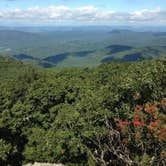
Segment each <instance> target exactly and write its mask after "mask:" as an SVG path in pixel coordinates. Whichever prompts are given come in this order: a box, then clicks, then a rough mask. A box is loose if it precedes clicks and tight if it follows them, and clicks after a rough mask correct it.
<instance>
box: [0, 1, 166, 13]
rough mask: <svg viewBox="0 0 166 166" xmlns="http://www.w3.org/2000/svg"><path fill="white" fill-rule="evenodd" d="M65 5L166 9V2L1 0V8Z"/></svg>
mask: <svg viewBox="0 0 166 166" xmlns="http://www.w3.org/2000/svg"><path fill="white" fill-rule="evenodd" d="M50 5H65V6H70V7H80V6H96V7H104V8H109V9H112V10H116V11H132V10H140V9H153V8H156V7H160V8H161V9H166V0H1V2H0V8H1V9H2V8H27V7H33V6H41V7H45V6H50Z"/></svg>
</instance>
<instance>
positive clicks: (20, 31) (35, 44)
mask: <svg viewBox="0 0 166 166" xmlns="http://www.w3.org/2000/svg"><path fill="white" fill-rule="evenodd" d="M0 54H1V55H6V56H12V57H14V58H16V59H20V60H22V61H24V62H26V63H30V64H37V65H40V66H43V67H69V66H72V67H73V66H76V67H92V66H97V65H99V64H101V63H104V62H110V61H138V60H142V59H151V58H157V57H164V56H165V55H166V28H165V27H164V26H163V27H127V26H122V27H120V26H119V27H118V26H113V27H109V26H84V27H81V26H80V27H0Z"/></svg>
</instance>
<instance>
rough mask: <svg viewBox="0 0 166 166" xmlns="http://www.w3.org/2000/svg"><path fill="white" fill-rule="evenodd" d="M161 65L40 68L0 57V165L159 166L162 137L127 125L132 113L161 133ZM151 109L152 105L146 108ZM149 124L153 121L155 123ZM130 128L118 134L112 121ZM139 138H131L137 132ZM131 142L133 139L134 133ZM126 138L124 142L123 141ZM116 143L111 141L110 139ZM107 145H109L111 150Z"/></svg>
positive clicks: (164, 75) (164, 70) (165, 65)
mask: <svg viewBox="0 0 166 166" xmlns="http://www.w3.org/2000/svg"><path fill="white" fill-rule="evenodd" d="M165 87H166V59H165V58H163V59H157V60H150V61H142V62H134V63H118V62H112V63H105V64H102V65H100V66H99V67H96V68H93V69H88V68H85V69H78V68H70V69H62V70H55V69H50V70H44V69H40V68H35V67H33V66H28V65H24V64H23V63H21V62H19V61H16V60H14V59H11V58H6V57H2V58H0V163H2V165H7V164H10V165H21V164H22V163H28V162H35V161H37V162H50V163H64V164H67V165H110V164H111V165H126V164H130V165H134V164H144V165H147V163H148V164H149V163H151V164H152V165H156V163H157V164H159V165H162V164H163V163H165V162H166V161H165V157H163V155H166V154H165V153H164V152H165V151H166V137H165V135H162V136H163V138H164V139H158V137H157V136H156V135H153V134H152V135H150V136H149V135H147V133H148V131H149V130H150V129H149V128H148V127H146V126H145V125H142V127H144V128H141V126H139V125H138V126H137V125H135V121H134V123H133V124H134V125H135V126H134V125H132V119H133V116H135V114H134V109H135V107H137V106H138V105H139V106H142V107H143V108H144V107H145V106H146V105H152V104H153V105H154V103H158V104H157V106H155V110H156V109H157V115H155V116H150V115H149V114H148V113H147V112H146V109H143V108H142V109H143V110H144V112H143V113H142V116H143V119H144V121H145V120H146V125H147V124H148V123H149V122H150V121H152V122H153V121H155V120H156V121H157V120H158V119H159V120H160V122H162V124H161V125H162V128H161V129H162V131H163V133H165V127H166V124H165V122H166V120H163V117H165V114H166V112H165V111H166V110H165V107H164V106H163V105H162V104H161V102H162V101H165V98H166V89H165ZM153 108H154V107H153ZM155 118H156V119H155ZM119 120H122V121H127V122H126V123H124V124H125V125H126V124H129V123H130V122H131V124H130V125H129V127H127V130H126V129H125V134H124V132H121V128H120V127H119V126H118V125H117V121H119ZM138 132H139V133H142V136H141V137H140V139H139V140H137V139H135V136H136V134H137V133H138ZM137 136H138V135H137ZM125 139H127V143H126V142H125V143H124V141H125ZM115 140H116V141H115ZM112 142H113V144H111V143H112Z"/></svg>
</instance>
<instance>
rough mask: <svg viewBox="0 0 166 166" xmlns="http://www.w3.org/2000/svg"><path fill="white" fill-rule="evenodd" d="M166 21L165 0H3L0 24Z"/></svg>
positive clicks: (141, 22) (0, 1)
mask: <svg viewBox="0 0 166 166" xmlns="http://www.w3.org/2000/svg"><path fill="white" fill-rule="evenodd" d="M8 24H9V25H155V26H156V25H166V0H0V25H8Z"/></svg>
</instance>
